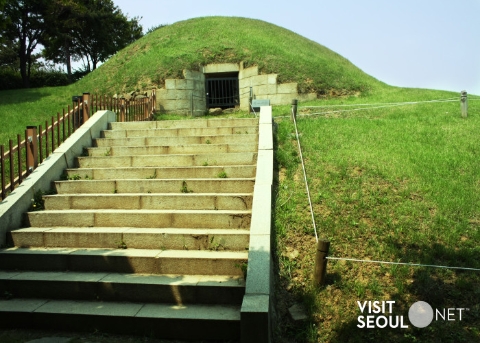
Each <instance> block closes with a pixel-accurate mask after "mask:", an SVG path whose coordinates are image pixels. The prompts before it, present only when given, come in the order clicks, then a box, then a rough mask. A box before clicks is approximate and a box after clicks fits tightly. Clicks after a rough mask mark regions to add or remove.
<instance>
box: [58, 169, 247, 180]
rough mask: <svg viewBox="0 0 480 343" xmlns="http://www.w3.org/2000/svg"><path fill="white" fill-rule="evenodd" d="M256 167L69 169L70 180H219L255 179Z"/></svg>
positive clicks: (67, 172)
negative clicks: (219, 178)
mask: <svg viewBox="0 0 480 343" xmlns="http://www.w3.org/2000/svg"><path fill="white" fill-rule="evenodd" d="M255 173H256V167H255V166H253V165H244V166H207V167H203V166H201V167H163V168H161V167H160V168H158V167H142V168H134V167H125V168H75V169H67V170H66V175H67V177H68V178H69V179H70V180H82V179H87V180H88V179H89V180H114V179H191V178H202V179H205V178H208V179H209V178H218V177H219V175H221V176H224V175H226V176H227V177H228V178H254V177H255Z"/></svg>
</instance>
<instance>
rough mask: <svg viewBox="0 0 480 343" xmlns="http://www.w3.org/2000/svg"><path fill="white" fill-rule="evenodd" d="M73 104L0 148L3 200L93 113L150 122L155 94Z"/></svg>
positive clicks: (87, 96)
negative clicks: (109, 112)
mask: <svg viewBox="0 0 480 343" xmlns="http://www.w3.org/2000/svg"><path fill="white" fill-rule="evenodd" d="M72 103H73V104H72V106H70V105H69V106H68V108H67V110H65V109H63V110H62V114H60V113H57V116H56V118H55V117H51V121H50V123H49V121H46V122H45V126H44V127H43V126H42V125H39V126H38V128H37V127H36V126H27V128H26V130H25V136H24V137H21V135H17V139H16V141H13V140H9V144H8V147H5V146H4V145H0V169H1V170H0V172H1V175H0V178H1V196H2V200H3V199H5V198H6V197H7V195H8V194H9V193H10V192H13V190H14V189H15V187H16V186H18V185H20V184H21V183H22V181H23V179H25V178H26V177H27V176H28V175H30V174H31V173H32V172H33V171H34V170H35V168H37V167H38V165H39V164H40V163H42V162H43V161H44V160H45V159H46V158H47V157H48V156H49V155H50V154H51V153H52V152H53V151H54V150H55V149H56V148H58V146H59V145H60V144H61V143H63V142H64V141H65V139H67V138H68V137H69V136H70V135H71V134H72V133H73V132H75V130H76V129H78V128H79V127H80V126H81V125H82V124H83V123H85V122H86V121H87V120H88V118H89V117H90V116H91V115H93V114H94V113H95V112H97V111H102V110H110V111H113V112H115V113H116V114H117V121H120V122H126V121H127V122H128V121H146V120H152V119H153V114H154V113H155V107H156V95H155V90H153V91H152V93H151V95H150V96H148V97H147V96H145V97H141V98H135V99H133V100H127V99H124V98H112V97H106V96H96V95H94V96H91V95H90V94H89V93H84V94H83V95H81V96H75V97H72ZM22 138H23V140H22ZM15 143H16V145H15V146H14V145H13V144H15Z"/></svg>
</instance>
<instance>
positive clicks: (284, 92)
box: [238, 66, 317, 110]
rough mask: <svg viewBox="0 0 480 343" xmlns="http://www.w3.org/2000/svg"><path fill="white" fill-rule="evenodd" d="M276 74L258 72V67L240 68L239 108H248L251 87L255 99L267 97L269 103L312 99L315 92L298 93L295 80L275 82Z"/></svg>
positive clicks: (288, 102)
mask: <svg viewBox="0 0 480 343" xmlns="http://www.w3.org/2000/svg"><path fill="white" fill-rule="evenodd" d="M277 78H278V75H277V74H259V73H258V67H257V66H254V67H250V68H245V69H241V70H240V72H239V74H238V79H239V83H240V108H241V109H244V110H248V108H249V104H248V99H249V92H250V87H252V90H253V94H254V98H255V99H269V100H270V104H271V105H287V104H290V103H291V102H292V100H293V99H299V100H314V99H316V98H317V94H315V93H311V94H298V89H297V88H298V85H297V83H296V82H291V83H282V84H278V83H277Z"/></svg>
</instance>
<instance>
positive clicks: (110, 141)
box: [93, 134, 258, 147]
mask: <svg viewBox="0 0 480 343" xmlns="http://www.w3.org/2000/svg"><path fill="white" fill-rule="evenodd" d="M243 143H258V135H257V134H252V135H247V134H242V135H239V134H237V135H220V136H219V135H209V136H200V135H198V136H186V137H132V138H97V139H94V142H93V145H94V146H96V147H112V146H161V145H165V146H173V145H186V144H243Z"/></svg>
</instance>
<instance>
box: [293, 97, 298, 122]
mask: <svg viewBox="0 0 480 343" xmlns="http://www.w3.org/2000/svg"><path fill="white" fill-rule="evenodd" d="M297 109H298V100H297V99H293V100H292V120H294V119H296V118H297Z"/></svg>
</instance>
